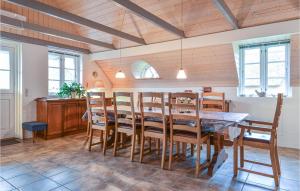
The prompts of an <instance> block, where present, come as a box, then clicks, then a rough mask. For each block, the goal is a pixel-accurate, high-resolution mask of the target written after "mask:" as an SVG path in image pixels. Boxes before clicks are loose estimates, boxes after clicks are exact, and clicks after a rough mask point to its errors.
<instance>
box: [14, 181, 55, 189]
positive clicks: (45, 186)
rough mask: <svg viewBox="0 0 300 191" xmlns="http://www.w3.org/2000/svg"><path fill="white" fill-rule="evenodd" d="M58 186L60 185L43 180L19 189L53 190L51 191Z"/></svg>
mask: <svg viewBox="0 0 300 191" xmlns="http://www.w3.org/2000/svg"><path fill="white" fill-rule="evenodd" d="M59 186H60V185H59V184H57V183H56V182H54V181H52V180H50V179H47V178H45V179H42V180H39V181H36V182H33V183H31V184H28V185H26V186H23V187H21V188H19V189H20V190H22V191H33V190H38V191H49V190H53V189H55V188H57V187H59Z"/></svg>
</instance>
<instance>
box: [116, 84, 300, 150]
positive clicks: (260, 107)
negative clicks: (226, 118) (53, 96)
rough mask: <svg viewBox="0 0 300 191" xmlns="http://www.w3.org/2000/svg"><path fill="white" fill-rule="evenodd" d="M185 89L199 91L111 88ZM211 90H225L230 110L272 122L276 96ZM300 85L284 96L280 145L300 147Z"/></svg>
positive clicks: (121, 89)
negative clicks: (238, 94)
mask: <svg viewBox="0 0 300 191" xmlns="http://www.w3.org/2000/svg"><path fill="white" fill-rule="evenodd" d="M186 89H189V90H193V91H195V92H199V91H201V88H199V87H198V88H197V87H193V88H113V89H112V91H129V92H135V100H137V92H139V91H146V92H147V91H157V92H159V91H161V92H179V91H184V90H186ZM213 91H220V92H225V95H226V99H228V100H231V101H232V102H231V103H230V111H232V112H245V113H249V114H250V116H249V119H257V120H263V121H270V122H272V120H273V116H274V112H275V107H276V98H258V97H255V98H247V97H238V96H237V88H236V87H226V88H222V87H217V88H213ZM299 114H300V87H294V88H293V96H292V97H288V98H284V103H283V112H282V115H281V120H280V126H279V130H278V144H279V146H281V147H290V148H297V149H300V140H299V136H300V115H299Z"/></svg>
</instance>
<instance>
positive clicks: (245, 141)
mask: <svg viewBox="0 0 300 191" xmlns="http://www.w3.org/2000/svg"><path fill="white" fill-rule="evenodd" d="M282 103H283V95H282V94H278V98H277V106H276V112H275V115H274V119H273V122H263V121H253V120H246V122H247V123H248V124H247V125H244V124H240V125H239V128H241V134H240V136H239V137H238V138H236V139H235V140H234V176H237V173H238V170H241V171H245V172H249V173H254V174H258V175H262V176H267V177H271V178H274V180H275V184H276V186H278V185H279V176H280V174H281V171H280V163H279V157H278V150H277V128H278V124H279V118H280V114H281V108H282ZM254 124H255V125H258V126H254ZM259 125H260V126H259ZM270 127H271V128H270ZM252 130H253V131H257V133H256V132H251V131H252ZM258 132H261V133H258ZM238 146H239V147H240V167H238ZM244 146H250V147H254V148H261V149H267V150H270V157H271V164H266V163H261V162H257V161H252V160H246V159H244ZM244 162H249V163H253V164H258V165H263V166H268V167H272V170H273V174H272V175H271V174H266V173H261V172H256V171H252V170H249V169H246V168H244Z"/></svg>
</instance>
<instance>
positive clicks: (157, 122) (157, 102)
mask: <svg viewBox="0 0 300 191" xmlns="http://www.w3.org/2000/svg"><path fill="white" fill-rule="evenodd" d="M139 100H140V101H139V102H140V111H141V119H142V124H143V126H145V127H147V126H150V127H156V128H160V129H163V131H165V130H166V117H165V100H164V93H161V92H160V93H159V92H140V93H139Z"/></svg>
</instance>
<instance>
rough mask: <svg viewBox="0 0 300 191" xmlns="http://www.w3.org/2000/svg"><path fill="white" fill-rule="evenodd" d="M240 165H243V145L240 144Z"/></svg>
mask: <svg viewBox="0 0 300 191" xmlns="http://www.w3.org/2000/svg"><path fill="white" fill-rule="evenodd" d="M240 166H241V167H242V168H243V167H244V146H240Z"/></svg>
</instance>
